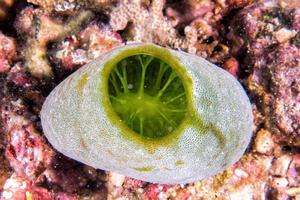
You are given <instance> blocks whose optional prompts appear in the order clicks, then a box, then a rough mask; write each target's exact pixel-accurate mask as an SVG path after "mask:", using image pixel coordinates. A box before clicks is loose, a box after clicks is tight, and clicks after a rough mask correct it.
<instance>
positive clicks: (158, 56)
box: [41, 44, 253, 184]
mask: <svg viewBox="0 0 300 200" xmlns="http://www.w3.org/2000/svg"><path fill="white" fill-rule="evenodd" d="M41 121H42V127H43V130H44V133H45V135H46V137H47V139H48V140H49V142H50V143H51V144H52V145H53V147H54V148H55V149H57V150H58V151H59V152H61V153H63V154H64V155H66V156H68V157H70V158H73V159H75V160H77V161H80V162H82V163H84V164H87V165H90V166H93V167H95V168H99V169H103V170H108V171H114V172H117V173H120V174H123V175H126V176H130V177H133V178H136V179H140V180H144V181H148V182H154V183H166V184H175V183H190V182H193V181H197V180H201V179H204V178H206V177H209V176H212V175H215V174H216V173H218V172H221V171H223V170H224V169H226V168H227V167H229V166H231V165H232V164H233V163H234V162H236V161H238V159H239V158H240V157H241V156H242V155H243V153H244V151H245V149H246V148H247V146H248V144H249V142H250V139H251V135H252V123H253V116H252V110H251V104H250V102H249V99H248V97H247V95H246V93H245V91H244V90H243V88H242V86H241V85H240V84H239V82H238V81H237V80H236V79H235V78H234V77H233V76H232V75H230V74H229V73H228V72H226V71H225V70H222V69H220V68H218V67H217V66H215V65H213V64H211V63H210V62H208V61H206V60H205V59H203V58H201V57H198V56H196V55H192V54H188V53H184V52H181V51H175V50H170V49H167V48H163V47H159V46H156V45H153V44H129V45H126V46H123V47H119V48H116V49H114V50H112V51H111V52H108V53H106V54H104V55H102V56H100V57H99V58H98V59H96V60H94V61H93V62H91V63H89V64H87V65H85V66H83V67H82V68H80V69H79V70H77V71H76V72H75V73H73V74H72V75H70V76H69V77H68V78H67V79H65V80H64V81H63V82H62V83H60V84H59V85H58V86H57V87H56V88H55V89H54V90H53V91H52V92H51V93H50V95H49V96H48V97H47V99H46V101H45V103H44V105H43V108H42V111H41Z"/></svg>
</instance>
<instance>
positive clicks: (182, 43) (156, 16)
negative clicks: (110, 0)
mask: <svg viewBox="0 0 300 200" xmlns="http://www.w3.org/2000/svg"><path fill="white" fill-rule="evenodd" d="M164 6H165V1H163V0H153V1H152V3H151V4H143V3H142V2H141V1H134V2H130V1H124V2H122V3H119V4H118V5H117V6H116V7H114V8H112V10H111V12H110V13H109V16H110V25H111V26H112V28H113V29H114V30H116V31H118V30H124V29H126V28H127V27H128V28H129V29H130V33H129V34H130V35H132V38H130V39H131V40H133V41H136V42H153V43H157V44H160V45H162V46H169V47H173V48H176V49H182V50H186V51H188V52H190V53H194V52H195V51H196V49H195V47H194V43H195V42H196V41H197V30H196V29H195V28H193V27H191V26H187V27H185V30H184V32H185V36H180V35H179V34H178V32H177V30H176V29H175V28H174V27H173V25H172V22H171V21H170V20H168V19H167V17H166V16H164V15H163V9H164Z"/></svg>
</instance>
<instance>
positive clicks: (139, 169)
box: [131, 166, 155, 172]
mask: <svg viewBox="0 0 300 200" xmlns="http://www.w3.org/2000/svg"><path fill="white" fill-rule="evenodd" d="M131 169H134V170H136V171H139V172H150V171H152V170H153V169H155V167H153V166H145V167H131Z"/></svg>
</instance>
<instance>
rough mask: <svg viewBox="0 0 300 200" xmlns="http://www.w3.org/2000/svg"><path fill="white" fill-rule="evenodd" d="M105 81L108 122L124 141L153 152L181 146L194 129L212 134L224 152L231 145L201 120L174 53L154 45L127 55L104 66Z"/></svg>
mask: <svg viewBox="0 0 300 200" xmlns="http://www.w3.org/2000/svg"><path fill="white" fill-rule="evenodd" d="M100 76H101V80H102V81H103V82H104V83H106V84H102V85H104V86H102V87H101V88H100V90H101V91H102V92H101V93H102V94H104V95H103V96H102V102H103V105H104V108H105V111H106V113H107V116H108V118H109V119H110V120H111V122H112V123H113V124H116V125H117V126H118V127H119V129H120V130H121V134H122V136H123V137H125V138H127V139H128V140H131V141H133V142H136V143H138V144H140V145H142V146H144V148H145V149H146V150H148V151H149V152H152V153H154V152H155V150H156V149H157V148H158V147H161V146H174V145H177V141H178V139H179V137H180V135H181V134H182V133H183V132H184V130H185V129H186V128H191V127H192V128H195V129H197V130H198V132H199V134H206V133H208V131H211V132H212V133H213V134H214V136H215V137H216V138H217V139H218V142H219V146H220V148H224V146H225V145H226V139H225V136H224V135H223V133H222V132H221V131H220V130H219V129H218V128H217V127H215V126H214V125H213V124H212V123H208V124H207V125H206V124H204V122H203V120H202V119H201V117H200V116H199V114H197V112H196V110H195V108H194V103H193V96H192V91H193V81H192V79H191V77H190V76H189V75H188V73H187V71H186V70H185V67H184V66H182V64H180V63H179V59H178V58H177V57H175V56H173V55H171V53H170V52H169V50H167V49H163V48H158V47H155V46H150V45H149V46H143V47H142V48H141V47H136V48H131V49H127V50H124V51H122V52H121V53H119V54H117V55H115V56H114V58H112V59H111V60H109V61H107V62H106V63H105V64H104V68H103V71H102V73H101V74H100Z"/></svg>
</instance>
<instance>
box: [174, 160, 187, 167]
mask: <svg viewBox="0 0 300 200" xmlns="http://www.w3.org/2000/svg"><path fill="white" fill-rule="evenodd" d="M184 164H185V163H184V162H183V161H182V160H177V161H176V162H175V166H177V167H179V166H183V165H184Z"/></svg>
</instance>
